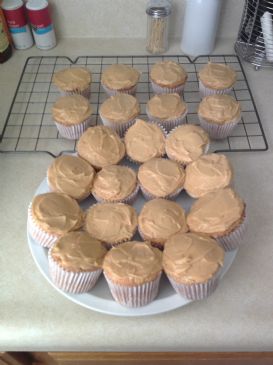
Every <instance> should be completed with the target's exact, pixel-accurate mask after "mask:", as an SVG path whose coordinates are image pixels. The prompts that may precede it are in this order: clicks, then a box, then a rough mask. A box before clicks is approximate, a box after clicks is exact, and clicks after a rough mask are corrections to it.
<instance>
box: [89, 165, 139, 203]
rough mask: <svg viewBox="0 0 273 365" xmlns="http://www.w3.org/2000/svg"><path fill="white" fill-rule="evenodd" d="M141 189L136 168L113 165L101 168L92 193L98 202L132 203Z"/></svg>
mask: <svg viewBox="0 0 273 365" xmlns="http://www.w3.org/2000/svg"><path fill="white" fill-rule="evenodd" d="M138 190H139V186H138V183H137V176H136V173H135V171H134V170H132V169H130V168H129V167H127V166H118V165H112V166H107V167H104V168H103V169H101V170H100V171H99V172H98V173H97V175H96V177H95V180H94V184H93V189H92V194H93V196H94V198H95V199H96V200H97V201H98V202H108V203H110V202H111V203H127V204H132V203H133V202H134V201H135V199H136V197H137V193H138Z"/></svg>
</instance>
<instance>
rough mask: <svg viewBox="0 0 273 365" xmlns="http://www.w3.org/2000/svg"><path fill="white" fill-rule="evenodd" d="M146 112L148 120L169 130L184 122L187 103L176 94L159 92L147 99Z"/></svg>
mask: <svg viewBox="0 0 273 365" xmlns="http://www.w3.org/2000/svg"><path fill="white" fill-rule="evenodd" d="M146 113H147V115H148V117H149V120H151V121H153V122H155V123H157V124H159V125H161V126H162V127H164V128H165V129H166V130H167V131H170V130H171V129H172V128H174V127H176V126H178V125H180V124H183V123H185V117H186V115H187V105H186V103H185V102H184V101H183V100H182V99H181V98H180V96H179V95H178V94H160V95H155V96H153V97H152V98H151V99H150V100H149V101H148V103H147V107H146Z"/></svg>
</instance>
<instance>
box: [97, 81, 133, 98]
mask: <svg viewBox="0 0 273 365" xmlns="http://www.w3.org/2000/svg"><path fill="white" fill-rule="evenodd" d="M101 86H102V87H103V89H104V91H105V92H106V94H107V95H109V96H114V95H117V94H129V95H135V93H136V88H137V85H134V86H132V87H130V88H129V89H119V90H114V89H110V88H109V87H107V86H105V85H103V84H101Z"/></svg>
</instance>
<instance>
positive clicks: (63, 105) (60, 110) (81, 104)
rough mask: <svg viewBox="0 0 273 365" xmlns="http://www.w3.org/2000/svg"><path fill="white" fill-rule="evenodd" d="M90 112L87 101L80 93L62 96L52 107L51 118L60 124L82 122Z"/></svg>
mask: <svg viewBox="0 0 273 365" xmlns="http://www.w3.org/2000/svg"><path fill="white" fill-rule="evenodd" d="M91 114H92V108H91V105H90V104H89V101H88V100H87V99H86V98H85V97H84V96H82V95H71V96H62V97H61V98H59V99H58V100H57V101H56V102H55V104H54V105H53V108H52V116H53V119H54V120H55V121H56V122H58V123H61V124H65V125H73V124H78V123H82V122H83V121H85V120H86V119H88V118H89V117H90V116H91Z"/></svg>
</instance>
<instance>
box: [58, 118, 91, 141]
mask: <svg viewBox="0 0 273 365" xmlns="http://www.w3.org/2000/svg"><path fill="white" fill-rule="evenodd" d="M92 119H93V118H92V117H90V118H88V119H86V120H84V121H83V122H82V123H80V124H75V125H69V126H68V125H64V124H61V123H58V122H56V121H54V122H55V124H56V127H57V128H58V131H59V133H60V135H61V136H62V137H64V138H67V139H79V138H80V136H81V135H82V134H83V132H84V131H85V130H86V129H87V128H88V127H90V126H91V125H92Z"/></svg>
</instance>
